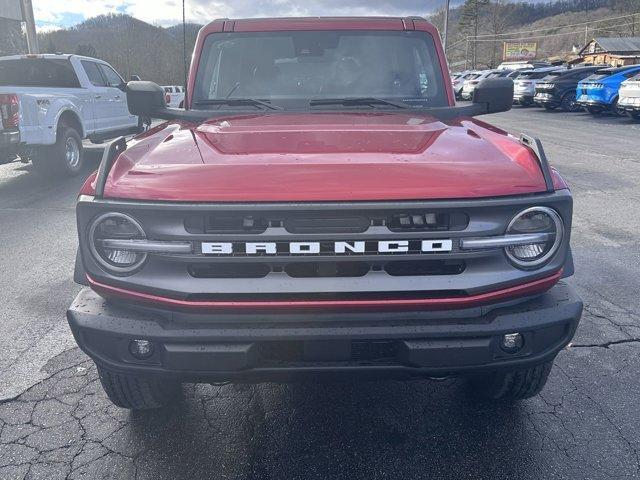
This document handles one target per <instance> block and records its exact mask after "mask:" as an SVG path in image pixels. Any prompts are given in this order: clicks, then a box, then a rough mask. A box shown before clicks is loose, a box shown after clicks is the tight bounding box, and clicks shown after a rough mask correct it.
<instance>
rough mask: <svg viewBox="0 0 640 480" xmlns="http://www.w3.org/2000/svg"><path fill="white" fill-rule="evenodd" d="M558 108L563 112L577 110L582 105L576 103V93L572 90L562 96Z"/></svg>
mask: <svg viewBox="0 0 640 480" xmlns="http://www.w3.org/2000/svg"><path fill="white" fill-rule="evenodd" d="M560 108H562V110H564V111H565V112H577V111H578V110H580V109H581V108H582V107H580V105H578V104H577V103H576V94H575V93H573V92H569V93H565V95H564V97H562V103H561V104H560Z"/></svg>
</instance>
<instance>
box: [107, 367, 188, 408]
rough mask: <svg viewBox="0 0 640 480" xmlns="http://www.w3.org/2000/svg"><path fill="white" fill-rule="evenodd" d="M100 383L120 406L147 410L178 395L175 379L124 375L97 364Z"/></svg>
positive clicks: (111, 398)
mask: <svg viewBox="0 0 640 480" xmlns="http://www.w3.org/2000/svg"><path fill="white" fill-rule="evenodd" d="M97 368H98V374H99V377H100V383H101V384H102V388H103V389H104V391H105V393H106V394H107V396H108V397H109V400H111V402H112V403H113V404H114V405H116V406H118V407H121V408H128V409H131V410H149V409H154V408H161V407H164V406H166V405H168V404H170V403H172V402H174V401H175V400H177V399H178V398H179V396H180V385H179V384H178V383H177V382H175V381H162V382H161V381H159V380H155V379H150V378H145V377H140V376H135V375H124V374H121V373H116V372H113V371H111V370H108V369H106V368H103V367H100V366H98V367H97Z"/></svg>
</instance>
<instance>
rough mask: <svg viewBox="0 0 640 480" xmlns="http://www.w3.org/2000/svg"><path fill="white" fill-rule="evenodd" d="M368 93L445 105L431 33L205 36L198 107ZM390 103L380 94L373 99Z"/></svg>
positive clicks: (282, 103)
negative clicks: (237, 100)
mask: <svg viewBox="0 0 640 480" xmlns="http://www.w3.org/2000/svg"><path fill="white" fill-rule="evenodd" d="M365 97H366V98H376V99H395V100H396V101H397V102H406V103H407V104H408V106H411V103H415V104H416V105H417V106H429V107H443V106H447V105H448V102H447V97H446V91H445V88H444V81H443V76H442V73H441V68H440V63H439V61H438V57H437V54H436V50H435V45H434V42H433V39H432V38H431V36H430V35H428V34H426V33H424V32H415V31H411V32H392V31H370V30H366V31H292V32H250V33H248V32H242V33H237V32H233V33H218V34H212V35H209V36H208V37H207V39H206V40H205V43H204V47H203V52H202V55H201V63H200V66H199V68H198V73H197V75H196V83H195V88H194V97H193V103H192V107H193V108H219V106H220V104H219V103H220V102H221V101H224V100H227V99H260V100H263V101H269V102H270V103H271V104H272V105H277V106H278V107H283V108H300V107H301V106H305V107H307V106H308V105H309V102H310V101H312V100H318V99H344V98H347V99H354V98H365ZM212 104H214V105H212ZM234 105H236V106H242V105H241V104H240V102H235V103H234ZM244 106H249V107H253V108H255V106H256V104H255V103H246V104H244ZM351 106H352V105H351ZM334 107H335V108H340V105H337V104H336V105H335V106H334ZM389 107H390V104H387V103H382V102H380V103H377V104H375V107H374V106H373V105H368V108H389ZM342 108H344V106H342Z"/></svg>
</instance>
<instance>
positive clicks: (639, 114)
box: [629, 112, 640, 120]
mask: <svg viewBox="0 0 640 480" xmlns="http://www.w3.org/2000/svg"><path fill="white" fill-rule="evenodd" d="M629 116H630V117H631V118H633V119H634V120H640V112H629Z"/></svg>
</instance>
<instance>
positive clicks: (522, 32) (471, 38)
mask: <svg viewBox="0 0 640 480" xmlns="http://www.w3.org/2000/svg"><path fill="white" fill-rule="evenodd" d="M636 16H640V13H631V14H628V15H621V16H617V17H607V18H602V19H600V20H592V21H589V22H581V23H572V24H569V25H559V26H556V27H547V28H538V29H535V30H519V31H515V32H506V33H495V34H491V33H485V34H481V35H468V36H467V37H465V38H464V39H462V40H458V41H457V42H455V43H454V44H452V45H449V48H450V49H451V48H454V47H455V46H457V45H460V44H461V43H464V42H467V41H471V42H495V41H500V42H509V41H521V40H522V39H521V38H517V39H515V38H510V39H496V37H498V36H503V35H514V36H522V35H525V34H528V33H536V32H544V31H547V30H558V29H562V28H571V27H580V26H584V25H587V26H588V25H591V24H594V23H602V22H608V21H610V20H619V19H621V18H630V17H631V18H634V19H635V17H636ZM627 25H628V24H621V25H614V26H609V27H606V28H616V27H625V26H627ZM593 30H594V31H597V30H602V28H598V27H594V28H593ZM577 33H582V32H577ZM575 34H576V32H570V33H556V34H547V35H542V36H537V37H530V38H535V39H539V38H546V37H552V36H563V35H575ZM480 37H492V39H491V40H479V38H480ZM527 40H528V38H527Z"/></svg>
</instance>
